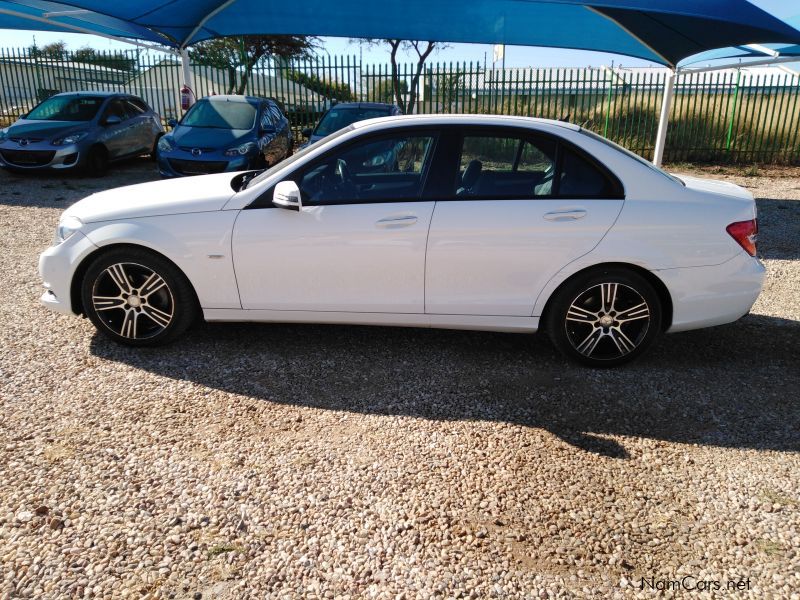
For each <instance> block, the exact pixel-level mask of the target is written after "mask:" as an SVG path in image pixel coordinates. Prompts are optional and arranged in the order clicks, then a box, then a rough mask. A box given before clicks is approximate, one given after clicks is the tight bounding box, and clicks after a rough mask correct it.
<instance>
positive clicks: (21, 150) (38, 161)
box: [0, 142, 81, 171]
mask: <svg viewBox="0 0 800 600" xmlns="http://www.w3.org/2000/svg"><path fill="white" fill-rule="evenodd" d="M80 161H81V151H80V147H79V146H78V145H77V144H70V145H68V146H52V145H50V144H47V143H36V144H29V145H27V146H20V145H19V144H17V143H16V142H3V143H2V144H0V167H5V168H7V169H13V170H18V171H23V170H24V171H40V170H50V169H53V170H59V171H60V170H65V169H74V168H75V167H77V166H78V165H79V164H80Z"/></svg>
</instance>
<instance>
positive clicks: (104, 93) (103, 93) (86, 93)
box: [50, 90, 138, 98]
mask: <svg viewBox="0 0 800 600" xmlns="http://www.w3.org/2000/svg"><path fill="white" fill-rule="evenodd" d="M54 96H98V97H100V98H111V97H112V96H135V95H134V94H128V93H125V92H107V91H99V92H94V91H91V90H86V91H80V92H61V93H60V94H53V96H50V97H51V98H53V97H54ZM135 97H137V98H138V96H135Z"/></svg>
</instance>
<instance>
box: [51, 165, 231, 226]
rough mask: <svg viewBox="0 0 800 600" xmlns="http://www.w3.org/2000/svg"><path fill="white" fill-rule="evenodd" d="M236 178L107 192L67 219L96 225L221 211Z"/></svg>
mask: <svg viewBox="0 0 800 600" xmlns="http://www.w3.org/2000/svg"><path fill="white" fill-rule="evenodd" d="M234 176H235V173H218V174H215V175H200V176H198V177H183V178H180V179H167V180H164V181H153V182H150V183H140V184H137V185H129V186H126V187H121V188H115V189H112V190H106V191H104V192H99V193H97V194H92V195H91V196H89V197H87V198H84V199H83V200H81V201H80V202H76V203H75V204H73V205H72V206H71V207H70V208H68V209H67V210H66V211H65V213H64V216H74V217H78V218H79V219H80V220H81V221H83V222H84V223H95V222H98V221H113V220H118V219H135V218H140V217H155V216H158V215H174V214H186V213H196V212H209V211H215V210H221V209H222V207H223V206H225V203H226V202H227V201H228V200H230V198H231V196H233V195H234V191H233V188H231V179H233V177H234Z"/></svg>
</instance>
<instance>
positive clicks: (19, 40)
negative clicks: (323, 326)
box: [0, 0, 798, 67]
mask: <svg viewBox="0 0 800 600" xmlns="http://www.w3.org/2000/svg"><path fill="white" fill-rule="evenodd" d="M751 2H752V3H753V4H755V5H756V6H759V7H760V8H762V9H764V10H766V11H767V12H770V13H772V14H773V15H775V16H777V17H779V18H783V19H787V18H790V17H795V16H797V11H798V3H797V0H751ZM0 32H2V42H0V46H2V47H6V48H9V47H10V48H25V47H28V46H31V45H32V44H33V38H34V36H35V38H36V43H37V44H38V45H40V46H42V45H45V44H49V43H51V42H56V41H61V40H63V41H64V42H65V43H66V44H67V47H68V48H69V49H71V50H76V49H78V48H81V47H83V46H87V45H88V46H92V47H93V48H98V49H104V50H111V49H132V48H134V47H133V46H131V45H130V44H124V43H121V42H115V41H112V40H108V39H105V38H101V37H98V36H91V35H82V34H74V33H47V32H42V31H39V32H36V31H10V30H0ZM321 46H322V47H321V49H320V54H322V55H323V56H331V57H333V56H337V57H338V56H343V55H350V56H356V57H359V58H360V59H361V62H362V64H388V62H389V49H388V45H386V44H382V45H378V46H367V45H359V44H358V43H357V42H355V41H354V40H350V39H347V38H322V44H321ZM492 54H493V47H492V46H491V45H490V44H451V45H449V46H448V47H446V48H443V49H441V50H437V51H436V52H435V53H434V54H433V55H432V56H431V57H430V58H429V59H428V61H429V62H430V63H436V62H451V61H452V62H470V61H472V62H477V63H479V64H481V65H483V64H484V62H485V63H486V64H487V65H488V66H491V62H492V58H493V56H492ZM412 58H416V55H413V54H412V55H408V56H407V57H406V60H408V61H411V59H412ZM612 63H613V64H614V65H615V66H626V67H643V66H652V65H653V63H650V62H648V61H643V60H639V59H635V58H631V57H629V56H620V55H614V54H606V53H602V52H588V51H585V50H564V49H557V48H535V47H530V46H507V47H506V48H505V66H506V67H588V66H593V67H598V66H601V65H611V64H612ZM496 66H498V67H499V66H500V63H497V65H496Z"/></svg>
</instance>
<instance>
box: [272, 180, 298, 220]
mask: <svg viewBox="0 0 800 600" xmlns="http://www.w3.org/2000/svg"><path fill="white" fill-rule="evenodd" d="M272 204H273V205H274V206H277V207H278V208H286V209H288V210H296V211H298V212H299V211H300V210H301V209H302V208H303V200H302V198H301V197H300V188H298V187H297V184H296V183H295V182H294V181H291V180H286V181H281V182H279V183H278V184H277V185H276V186H275V191H274V192H272Z"/></svg>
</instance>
